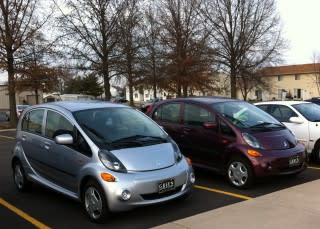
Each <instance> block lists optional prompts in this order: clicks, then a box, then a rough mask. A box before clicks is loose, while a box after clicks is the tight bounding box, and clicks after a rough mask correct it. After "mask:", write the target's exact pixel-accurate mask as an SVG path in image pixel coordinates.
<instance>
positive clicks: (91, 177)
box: [12, 101, 195, 222]
mask: <svg viewBox="0 0 320 229" xmlns="http://www.w3.org/2000/svg"><path fill="white" fill-rule="evenodd" d="M22 115H23V116H22V117H21V119H20V120H19V123H18V127H17V136H16V139H17V140H16V145H15V147H14V150H13V158H12V168H13V175H14V176H13V177H14V181H15V184H16V186H17V188H18V189H19V190H20V191H25V190H28V189H29V188H30V185H31V184H32V182H37V183H40V184H42V185H44V186H46V187H49V188H51V189H53V190H55V191H58V192H60V193H63V194H65V195H67V196H69V197H71V198H74V199H77V200H79V201H81V202H82V203H83V206H84V209H85V210H86V213H87V215H88V216H89V218H90V219H91V220H92V221H94V222H103V221H104V220H105V219H106V218H107V217H108V215H109V213H110V212H116V211H124V210H129V209H132V208H134V207H137V206H143V205H149V204H157V203H160V202H164V201H168V200H172V199H175V198H181V197H186V196H188V195H189V194H190V192H191V191H192V187H193V184H194V182H195V176H194V172H193V169H192V166H191V162H190V161H189V160H188V159H187V158H185V157H184V156H183V155H182V154H181V153H180V150H179V148H178V146H177V145H176V143H175V142H174V141H173V140H172V139H171V138H170V137H169V136H168V134H167V133H166V132H165V131H163V130H162V128H161V127H160V126H158V125H157V124H156V123H155V122H153V121H152V120H151V119H150V118H148V117H147V116H145V115H144V114H143V113H142V112H140V111H137V110H135V109H133V108H130V107H127V106H124V105H120V104H114V103H106V102H98V101H72V102H71V101H65V102H56V103H48V104H41V105H36V106H30V107H28V108H27V109H26V110H25V111H24V112H23V114H22Z"/></svg>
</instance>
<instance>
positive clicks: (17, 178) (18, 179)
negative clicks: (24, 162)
mask: <svg viewBox="0 0 320 229" xmlns="http://www.w3.org/2000/svg"><path fill="white" fill-rule="evenodd" d="M14 182H15V183H16V185H17V187H18V188H19V189H22V188H23V183H24V177H23V174H22V171H21V167H20V165H19V164H16V165H15V167H14Z"/></svg>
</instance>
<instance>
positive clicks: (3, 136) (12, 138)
mask: <svg viewBox="0 0 320 229" xmlns="http://www.w3.org/2000/svg"><path fill="white" fill-rule="evenodd" d="M0 138H6V139H11V140H15V139H16V138H15V137H9V136H5V135H0Z"/></svg>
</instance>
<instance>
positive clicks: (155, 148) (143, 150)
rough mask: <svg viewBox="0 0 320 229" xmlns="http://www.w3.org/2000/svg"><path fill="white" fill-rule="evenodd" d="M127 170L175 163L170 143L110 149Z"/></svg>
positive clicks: (153, 168) (153, 167) (150, 168)
mask: <svg viewBox="0 0 320 229" xmlns="http://www.w3.org/2000/svg"><path fill="white" fill-rule="evenodd" d="M111 152H112V154H113V155H115V156H116V157H117V158H118V159H119V160H120V161H121V163H122V164H123V165H124V166H125V167H126V169H127V170H128V171H150V170H157V169H162V168H166V167H169V166H171V165H173V164H174V163H175V157H174V149H173V147H172V144H171V143H163V144H157V145H151V146H143V147H136V148H125V149H119V150H113V151H111Z"/></svg>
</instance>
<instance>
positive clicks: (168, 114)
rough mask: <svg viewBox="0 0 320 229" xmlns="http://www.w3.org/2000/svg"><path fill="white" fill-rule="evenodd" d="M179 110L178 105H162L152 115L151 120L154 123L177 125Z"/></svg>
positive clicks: (179, 105) (179, 106)
mask: <svg viewBox="0 0 320 229" xmlns="http://www.w3.org/2000/svg"><path fill="white" fill-rule="evenodd" d="M180 108H181V104H180V103H170V104H164V105H162V106H160V107H159V108H158V109H157V110H156V111H155V112H154V113H153V118H154V120H156V121H163V122H171V123H179V122H180Z"/></svg>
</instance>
